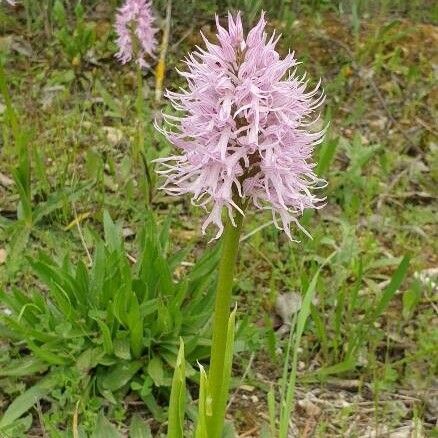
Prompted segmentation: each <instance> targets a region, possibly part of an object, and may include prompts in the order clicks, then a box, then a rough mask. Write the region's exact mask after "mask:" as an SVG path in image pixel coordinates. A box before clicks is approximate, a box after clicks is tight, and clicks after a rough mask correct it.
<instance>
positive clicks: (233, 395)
mask: <svg viewBox="0 0 438 438" xmlns="http://www.w3.org/2000/svg"><path fill="white" fill-rule="evenodd" d="M253 361H254V353H251V357H250V358H249V362H248V365H247V366H246V368H245V371H244V373H243V376H242V378H241V379H240V383H239V385H238V386H237V388H236V390H235V391H234V393H233V394H232V396H231V397H230V401H229V402H228V405H227V410H228V409H229V408H230V406H231V404H232V403H233V401H234V399H235V398H236V395H237V393H238V392H239V387H240V385H241V384H242V383H243V382H244V381H245V379H246V376H247V375H248V373H249V371H250V369H251V366H252V362H253ZM242 436H243V435H242Z"/></svg>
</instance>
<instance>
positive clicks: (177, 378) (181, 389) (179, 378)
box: [167, 338, 186, 438]
mask: <svg viewBox="0 0 438 438" xmlns="http://www.w3.org/2000/svg"><path fill="white" fill-rule="evenodd" d="M185 363H186V361H185V357H184V341H183V340H182V338H180V346H179V352H178V358H177V360H176V367H175V371H174V373H173V380H172V390H171V393H170V402H169V419H168V426H167V437H168V438H183V437H184V411H185V406H186V376H185Z"/></svg>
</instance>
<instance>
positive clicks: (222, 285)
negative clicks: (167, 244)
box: [207, 214, 243, 438]
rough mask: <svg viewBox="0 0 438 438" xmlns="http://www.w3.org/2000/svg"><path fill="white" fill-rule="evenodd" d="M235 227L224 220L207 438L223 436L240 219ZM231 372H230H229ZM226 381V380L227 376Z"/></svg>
mask: <svg viewBox="0 0 438 438" xmlns="http://www.w3.org/2000/svg"><path fill="white" fill-rule="evenodd" d="M236 216H237V217H236V219H235V222H236V226H235V227H234V226H233V224H232V223H231V221H230V219H229V218H227V221H226V224H225V229H224V234H223V237H222V254H221V259H220V262H219V276H218V284H217V289H216V302H215V310H214V321H213V338H212V345H211V359H210V371H209V378H208V383H209V389H210V395H211V399H212V409H211V411H212V415H211V416H209V417H208V419H207V430H208V437H209V438H220V437H221V435H222V430H223V425H224V419H225V410H226V403H227V394H228V388H224V381H225V380H228V379H226V376H224V359H225V349H226V342H227V330H228V320H229V318H230V306H231V292H232V287H233V276H234V270H235V267H236V261H237V255H238V249H239V239H240V233H241V230H242V222H243V216H242V215H241V214H237V215H236ZM230 372H231V371H230ZM228 377H229V376H228Z"/></svg>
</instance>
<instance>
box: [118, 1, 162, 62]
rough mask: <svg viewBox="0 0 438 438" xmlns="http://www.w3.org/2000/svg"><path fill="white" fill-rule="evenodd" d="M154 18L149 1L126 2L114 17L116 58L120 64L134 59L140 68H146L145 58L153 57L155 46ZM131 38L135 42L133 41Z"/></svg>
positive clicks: (155, 30)
mask: <svg viewBox="0 0 438 438" xmlns="http://www.w3.org/2000/svg"><path fill="white" fill-rule="evenodd" d="M154 21H155V20H154V16H153V13H152V3H151V1H150V0H126V1H125V3H124V4H123V6H122V7H121V8H119V10H118V13H117V16H116V24H115V29H116V32H117V41H116V42H117V46H118V48H119V51H118V52H117V54H116V57H117V58H118V59H119V61H120V62H121V63H122V64H125V63H127V62H129V61H131V60H132V58H134V57H135V58H136V61H137V62H138V63H139V65H140V66H141V67H148V66H149V64H148V63H147V62H146V61H145V57H146V56H149V57H152V58H153V57H154V52H155V49H156V46H157V41H156V38H155V34H156V32H157V29H156V28H155V27H154ZM133 38H135V39H136V41H133Z"/></svg>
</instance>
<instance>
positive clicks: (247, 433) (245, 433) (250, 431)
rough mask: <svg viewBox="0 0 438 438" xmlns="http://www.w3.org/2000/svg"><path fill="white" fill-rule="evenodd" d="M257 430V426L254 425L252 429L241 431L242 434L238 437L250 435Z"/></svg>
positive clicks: (242, 437)
mask: <svg viewBox="0 0 438 438" xmlns="http://www.w3.org/2000/svg"><path fill="white" fill-rule="evenodd" d="M258 430H259V428H258V426H254V427H253V428H252V429H249V430H247V431H246V432H244V433H242V435H239V438H245V437H249V436H252V434H253V433H254V432H257V431H258Z"/></svg>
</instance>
